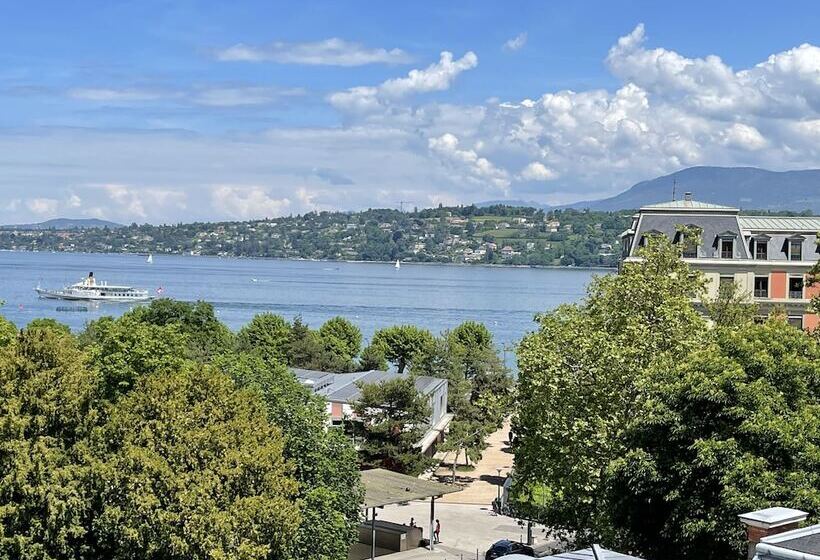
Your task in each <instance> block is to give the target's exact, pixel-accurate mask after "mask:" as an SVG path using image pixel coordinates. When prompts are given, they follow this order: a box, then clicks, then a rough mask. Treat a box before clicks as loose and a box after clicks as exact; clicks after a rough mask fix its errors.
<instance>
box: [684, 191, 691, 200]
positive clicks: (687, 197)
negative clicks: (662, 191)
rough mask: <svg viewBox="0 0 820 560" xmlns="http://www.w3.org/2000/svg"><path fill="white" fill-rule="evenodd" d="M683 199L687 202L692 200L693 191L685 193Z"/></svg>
mask: <svg viewBox="0 0 820 560" xmlns="http://www.w3.org/2000/svg"><path fill="white" fill-rule="evenodd" d="M683 200H685V201H686V202H692V193H690V192H688V191H687V192H685V193H683Z"/></svg>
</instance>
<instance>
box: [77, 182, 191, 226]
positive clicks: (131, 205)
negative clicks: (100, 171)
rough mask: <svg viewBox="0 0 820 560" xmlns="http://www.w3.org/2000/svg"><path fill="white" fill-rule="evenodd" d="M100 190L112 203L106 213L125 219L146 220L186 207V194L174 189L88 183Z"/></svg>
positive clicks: (112, 216)
mask: <svg viewBox="0 0 820 560" xmlns="http://www.w3.org/2000/svg"><path fill="white" fill-rule="evenodd" d="M89 187H91V188H97V189H100V190H102V191H103V192H104V193H105V194H106V195H107V197H108V200H109V201H110V202H112V203H113V206H112V207H111V210H110V212H109V213H108V215H109V216H110V217H111V218H117V219H122V220H125V221H136V220H146V219H148V217H149V216H157V215H163V214H164V213H165V212H168V211H180V210H185V209H186V208H187V200H188V195H187V194H186V193H184V192H181V191H179V190H174V189H160V188H156V187H135V186H130V185H123V184H119V183H105V184H101V185H89Z"/></svg>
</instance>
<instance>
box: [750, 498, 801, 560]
mask: <svg viewBox="0 0 820 560" xmlns="http://www.w3.org/2000/svg"><path fill="white" fill-rule="evenodd" d="M808 516H809V514H808V513H806V512H805V511H800V510H799V509H791V508H785V507H770V508H766V509H761V510H757V511H750V512H749V513H742V514H740V515H739V516H738V517H740V522H741V523H743V524H744V525H745V526H746V538H747V540H748V541H749V556H748V558H749V560H751V559H752V558H754V555H755V547H756V546H757V543H759V542H760V540H761V539H763V538H764V537H769V536H771V535H777V534H778V533H785V532H786V531H791V530H792V529H797V527H798V526H799V525H800V522H801V521H804V520H805V519H806V518H807V517H808Z"/></svg>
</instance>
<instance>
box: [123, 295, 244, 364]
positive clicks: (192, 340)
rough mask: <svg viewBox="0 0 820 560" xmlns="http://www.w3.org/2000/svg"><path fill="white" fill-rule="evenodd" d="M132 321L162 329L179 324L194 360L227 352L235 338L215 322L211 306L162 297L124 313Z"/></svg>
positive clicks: (199, 302)
mask: <svg viewBox="0 0 820 560" xmlns="http://www.w3.org/2000/svg"><path fill="white" fill-rule="evenodd" d="M126 315H128V316H130V317H132V318H133V319H135V320H137V321H139V322H142V323H149V324H152V325H156V326H159V327H163V326H166V325H179V327H180V330H181V332H182V333H183V334H185V336H186V337H187V339H188V354H189V356H190V357H191V358H193V359H195V360H206V359H208V358H210V357H212V356H215V355H217V354H221V353H224V352H229V351H230V350H231V349H232V348H233V345H234V337H233V334H232V333H231V331H229V330H228V327H226V326H225V325H223V324H222V322H221V321H220V320H219V319H217V317H216V314H215V313H214V307H213V305H211V304H210V303H207V302H204V301H198V302H196V303H188V302H184V301H176V300H172V299H167V298H162V299H157V300H154V301H152V302H151V304H150V305H147V306H141V307H137V308H135V309H133V310H132V311H129V312H128V313H126Z"/></svg>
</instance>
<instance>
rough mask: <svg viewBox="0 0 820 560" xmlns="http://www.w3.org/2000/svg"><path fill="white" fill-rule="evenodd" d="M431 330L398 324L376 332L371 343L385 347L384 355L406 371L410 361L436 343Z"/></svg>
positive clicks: (401, 371) (399, 370)
mask: <svg viewBox="0 0 820 560" xmlns="http://www.w3.org/2000/svg"><path fill="white" fill-rule="evenodd" d="M434 341H435V339H434V337H433V335H432V334H430V331H428V330H426V329H420V328H418V327H416V326H413V325H398V326H395V327H388V328H385V329H381V330H378V331H376V332H375V334H374V335H373V339H372V340H371V342H370V344H371V345H373V346H377V347H380V348H383V349H384V357H385V358H386V359H387V361H389V362H392V363H393V365H395V366H396V369H397V370H398V372H399V373H404V370H405V368H406V367H407V365H408V364H409V363H411V362H412V361H413V360H415V359H417V358H421V357H422V356H423V355H424V354H425V353H427V352H429V351H430V350H431V349H432V347H433V344H434Z"/></svg>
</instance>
